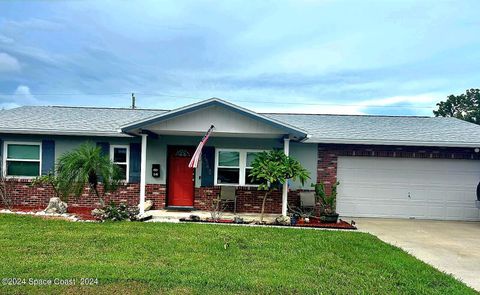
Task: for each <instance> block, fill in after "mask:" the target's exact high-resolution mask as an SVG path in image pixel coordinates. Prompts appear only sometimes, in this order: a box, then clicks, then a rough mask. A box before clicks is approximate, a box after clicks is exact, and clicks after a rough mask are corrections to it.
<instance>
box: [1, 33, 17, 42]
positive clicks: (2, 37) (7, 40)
mask: <svg viewBox="0 0 480 295" xmlns="http://www.w3.org/2000/svg"><path fill="white" fill-rule="evenodd" d="M13 42H14V41H13V39H12V38H10V37H7V36H5V35H2V34H0V43H5V44H11V43H13Z"/></svg>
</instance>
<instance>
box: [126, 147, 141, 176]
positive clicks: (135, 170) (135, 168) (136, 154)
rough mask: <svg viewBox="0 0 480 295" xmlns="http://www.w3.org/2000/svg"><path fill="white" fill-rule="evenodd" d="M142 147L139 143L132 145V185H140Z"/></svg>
mask: <svg viewBox="0 0 480 295" xmlns="http://www.w3.org/2000/svg"><path fill="white" fill-rule="evenodd" d="M141 157H142V147H141V145H140V144H139V143H131V144H130V179H129V182H130V183H140V165H141V163H140V161H141Z"/></svg>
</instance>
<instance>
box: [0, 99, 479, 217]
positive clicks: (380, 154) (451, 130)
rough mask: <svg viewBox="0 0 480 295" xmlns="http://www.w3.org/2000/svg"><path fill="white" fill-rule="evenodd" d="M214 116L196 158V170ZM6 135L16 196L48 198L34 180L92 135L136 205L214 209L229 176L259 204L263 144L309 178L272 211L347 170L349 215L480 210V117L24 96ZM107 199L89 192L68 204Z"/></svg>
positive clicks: (246, 200) (243, 198) (3, 129)
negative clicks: (74, 102)
mask: <svg viewBox="0 0 480 295" xmlns="http://www.w3.org/2000/svg"><path fill="white" fill-rule="evenodd" d="M211 125H214V126H215V129H214V132H213V133H212V135H211V137H210V139H209V140H208V142H207V144H206V146H205V147H204V149H203V152H202V155H201V160H200V163H199V165H198V167H197V168H195V169H193V168H188V165H187V164H188V162H189V161H190V158H191V156H192V154H193V152H194V150H195V148H196V146H197V145H198V143H199V141H200V140H201V138H202V136H203V135H204V134H205V132H206V131H207V130H208V128H209V127H210V126H211ZM0 139H1V144H0V146H1V149H0V154H1V159H2V165H1V169H2V173H3V174H4V175H5V176H6V177H7V178H9V179H10V180H9V181H11V182H13V183H14V184H13V190H12V194H13V196H14V197H13V199H14V205H18V206H32V207H40V206H45V205H46V204H47V203H48V199H49V197H50V196H51V192H50V191H49V189H48V188H36V187H32V186H30V185H29V181H31V179H32V178H33V177H36V176H38V175H41V174H46V173H48V172H49V171H52V170H54V167H55V161H56V159H58V158H59V156H60V155H62V154H63V153H65V152H67V151H71V150H72V149H74V148H75V147H78V146H79V145H80V144H81V143H83V142H85V141H91V142H95V143H96V144H97V145H99V146H101V148H102V150H103V152H104V153H105V154H108V155H109V156H110V157H111V159H112V160H113V161H114V162H115V163H117V164H118V165H119V166H120V167H121V168H122V169H123V171H124V176H125V184H124V185H122V187H121V188H120V189H119V190H118V191H117V192H115V193H112V194H111V195H110V196H109V197H108V199H110V200H114V201H122V202H126V203H129V204H131V205H136V204H139V203H140V204H142V203H144V202H145V200H152V201H153V204H154V208H155V209H163V208H195V209H204V210H205V209H207V208H208V206H209V204H208V200H209V198H211V197H212V196H216V195H218V194H219V192H220V190H221V188H222V187H223V186H234V187H235V188H236V192H235V194H236V197H237V208H236V210H237V211H238V212H259V210H260V206H261V196H262V192H260V191H258V190H257V188H256V186H255V184H254V183H253V181H252V179H251V178H250V177H249V176H248V174H249V169H250V166H249V165H250V163H251V162H252V159H254V157H255V153H257V152H259V151H263V150H270V149H274V148H278V149H282V150H284V151H285V153H287V154H289V155H290V156H293V157H294V158H296V159H297V160H299V161H300V163H301V164H302V165H303V166H304V167H305V168H306V169H308V171H309V172H310V176H311V181H310V182H307V183H306V184H305V185H303V186H302V185H301V184H300V183H298V182H290V183H288V184H286V185H284V187H283V190H278V191H277V192H276V193H274V194H273V195H272V196H271V197H270V198H269V199H268V200H267V205H266V211H267V212H269V213H278V214H280V213H285V212H286V210H287V202H289V203H295V204H298V202H299V192H300V191H302V190H311V189H312V188H311V186H310V184H311V183H316V182H325V183H326V185H327V189H330V188H331V185H332V184H333V183H335V182H336V181H337V180H338V181H340V186H339V188H338V199H337V210H338V212H339V213H340V214H341V215H342V216H353V217H394V218H421V219H439V220H480V210H479V208H477V205H476V200H477V193H476V190H477V185H478V183H479V180H480V161H479V159H480V153H479V148H480V126H477V125H474V124H471V123H468V122H464V121H461V120H458V119H455V118H434V117H412V116H369V115H366V116H363V115H319V114H288V113H286V114H283V113H256V112H254V111H251V110H248V109H245V108H242V107H239V106H237V105H234V104H232V103H229V102H227V101H224V100H220V99H217V98H212V99H209V100H205V101H202V102H199V103H195V104H192V105H187V106H185V107H181V108H178V109H175V110H158V109H122V108H96V107H61V106H25V107H19V108H15V109H10V110H3V111H0ZM107 201H108V200H107ZM97 202H98V200H96V199H95V198H94V197H93V196H92V195H91V194H89V193H88V191H86V192H85V194H83V195H82V197H80V198H79V199H71V200H70V206H79V207H95V206H98V203H97Z"/></svg>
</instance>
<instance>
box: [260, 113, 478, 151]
mask: <svg viewBox="0 0 480 295" xmlns="http://www.w3.org/2000/svg"><path fill="white" fill-rule="evenodd" d="M264 115H265V116H268V117H270V118H273V119H276V120H279V121H282V122H286V123H288V124H291V125H296V126H302V128H304V129H305V130H307V131H308V133H309V134H310V135H311V137H310V138H309V139H308V140H307V141H306V142H310V143H343V144H382V145H388V144H390V145H415V146H446V147H448V146H450V147H457V146H458V147H480V126H479V125H475V124H472V123H468V122H465V121H462V120H459V119H456V118H443V117H418V116H372V115H307V114H264Z"/></svg>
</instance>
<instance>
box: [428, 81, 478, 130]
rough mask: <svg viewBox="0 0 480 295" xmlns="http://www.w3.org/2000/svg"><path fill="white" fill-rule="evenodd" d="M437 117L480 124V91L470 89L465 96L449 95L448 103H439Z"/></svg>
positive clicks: (435, 112) (434, 112)
mask: <svg viewBox="0 0 480 295" xmlns="http://www.w3.org/2000/svg"><path fill="white" fill-rule="evenodd" d="M437 107H438V109H437V110H436V111H433V114H434V115H435V117H454V118H458V119H461V120H465V121H468V122H471V123H475V124H480V89H473V88H472V89H468V90H467V91H466V92H465V94H460V95H453V94H452V95H449V96H448V97H447V100H446V101H441V102H439V103H437Z"/></svg>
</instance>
